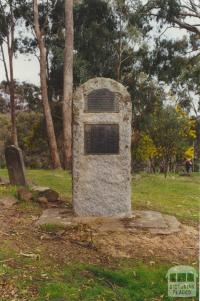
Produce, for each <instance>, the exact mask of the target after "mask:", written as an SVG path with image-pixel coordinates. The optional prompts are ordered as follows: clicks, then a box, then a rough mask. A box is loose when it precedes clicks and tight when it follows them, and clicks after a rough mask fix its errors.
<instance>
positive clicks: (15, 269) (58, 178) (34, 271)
mask: <svg viewBox="0 0 200 301" xmlns="http://www.w3.org/2000/svg"><path fill="white" fill-rule="evenodd" d="M0 176H2V177H7V171H6V170H0ZM27 176H28V179H29V180H30V181H31V182H32V183H33V184H35V185H40V186H48V187H50V188H53V189H55V190H57V191H58V192H59V193H60V194H61V195H62V196H63V197H66V198H70V197H71V176H70V174H68V173H66V172H64V171H61V170H59V171H50V170H28V171H27ZM8 194H12V195H16V187H11V186H10V187H1V188H0V197H2V196H4V195H8ZM199 196H200V175H198V174H193V175H192V177H179V176H177V175H169V176H168V177H167V179H165V178H164V176H163V175H147V174H141V175H140V177H137V179H135V178H133V181H132V203H133V209H151V210H158V211H161V212H164V213H169V214H173V215H176V216H177V217H178V218H179V219H180V220H181V221H185V222H187V223H188V224H192V223H193V222H195V223H196V222H197V221H198V210H199V199H200V198H199ZM29 206H30V205H27V204H26V203H23V202H22V203H21V204H20V206H19V210H23V212H27V214H29V209H30V208H29ZM35 210H36V211H37V210H38V209H37V208H36V209H35ZM30 214H32V209H31V210H30ZM43 230H45V232H54V231H57V230H58V229H57V227H55V226H52V225H51V224H49V225H46V226H45V227H44V229H43ZM16 241H17V237H16ZM12 243H13V242H12ZM12 243H11V242H10V240H9V237H8V238H7V241H5V240H4V241H2V242H1V246H0V293H1V289H2V290H4V288H3V286H1V283H3V284H4V285H5V284H6V287H7V291H8V296H7V297H6V296H5V294H2V295H0V301H11V300H17V301H18V300H29V301H44V300H45V301H46V300H47V301H68V300H69V301H162V300H164V301H178V300H177V299H175V298H169V297H168V296H167V279H166V273H167V270H168V269H169V268H170V267H171V266H172V265H175V263H171V265H170V264H169V263H168V264H163V263H162V262H160V263H159V262H157V263H154V264H148V263H145V264H144V263H142V262H136V261H134V260H132V259H130V260H129V259H127V260H122V259H119V260H117V262H114V263H110V264H106V267H105V266H104V265H100V264H99V265H93V264H80V263H76V262H71V263H69V264H68V265H66V264H60V263H59V262H55V261H53V262H51V260H50V259H48V256H46V255H48V254H46V255H45V256H44V255H42V256H41V258H40V259H39V260H38V259H37V260H36V259H34V258H23V256H20V252H19V251H18V252H15V251H14V250H13V248H12ZM52 243H55V242H53V241H52ZM56 243H60V242H59V241H57V242H56ZM9 259H12V260H13V262H14V264H13V263H12V261H11V262H10V261H9ZM4 292H5V291H4ZM10 292H14V293H13V294H14V295H13V296H12V294H11V293H10ZM9 294H10V295H9ZM181 300H182V301H186V300H188V301H194V300H195V301H196V300H198V297H197V298H193V299H192V298H188V299H187V298H181Z"/></svg>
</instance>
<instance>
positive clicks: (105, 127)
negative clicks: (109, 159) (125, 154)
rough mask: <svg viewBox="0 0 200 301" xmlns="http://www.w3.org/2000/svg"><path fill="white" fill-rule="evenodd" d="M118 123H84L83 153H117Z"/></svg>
mask: <svg viewBox="0 0 200 301" xmlns="http://www.w3.org/2000/svg"><path fill="white" fill-rule="evenodd" d="M118 153H119V125H117V124H86V125H85V154H99V155H101V154H118Z"/></svg>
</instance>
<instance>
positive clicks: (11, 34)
mask: <svg viewBox="0 0 200 301" xmlns="http://www.w3.org/2000/svg"><path fill="white" fill-rule="evenodd" d="M10 16H11V26H10V32H8V33H7V49H8V59H9V76H10V79H9V82H8V84H9V93H10V112H11V140H12V144H13V145H15V146H18V138H17V123H16V108H15V82H14V71H13V55H14V40H15V39H14V31H15V25H14V16H13V7H12V5H11V4H10ZM4 59H5V58H4ZM5 69H6V70H7V68H6V67H5ZM9 76H8V72H7V71H6V77H7V79H8V77H9Z"/></svg>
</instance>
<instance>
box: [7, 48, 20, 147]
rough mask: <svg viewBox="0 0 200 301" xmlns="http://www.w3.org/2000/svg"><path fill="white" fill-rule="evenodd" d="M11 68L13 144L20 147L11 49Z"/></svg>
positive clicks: (10, 89)
mask: <svg viewBox="0 0 200 301" xmlns="http://www.w3.org/2000/svg"><path fill="white" fill-rule="evenodd" d="M8 52H9V66H10V81H9V92H10V111H11V138H12V143H13V144H14V145H15V146H18V139H17V123H16V110H15V83H14V76H13V53H12V50H11V49H9V51H8Z"/></svg>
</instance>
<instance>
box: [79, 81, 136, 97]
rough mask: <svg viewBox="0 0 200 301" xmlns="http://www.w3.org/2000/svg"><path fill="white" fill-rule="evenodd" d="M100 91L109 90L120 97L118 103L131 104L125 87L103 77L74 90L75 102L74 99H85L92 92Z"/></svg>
mask: <svg viewBox="0 0 200 301" xmlns="http://www.w3.org/2000/svg"><path fill="white" fill-rule="evenodd" d="M100 89H104V90H109V91H110V92H112V93H115V94H118V95H120V96H121V97H120V101H123V102H131V97H130V94H129V93H128V91H127V88H126V87H124V86H123V85H122V84H121V83H119V82H117V81H115V80H113V79H110V78H104V77H95V78H92V79H90V80H88V81H87V82H85V83H84V84H82V85H81V86H80V87H79V88H78V89H77V90H76V92H75V95H74V99H75V101H76V99H77V100H78V99H79V101H80V99H82V97H81V96H84V97H87V96H88V95H89V94H91V93H92V92H93V91H98V90H100Z"/></svg>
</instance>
